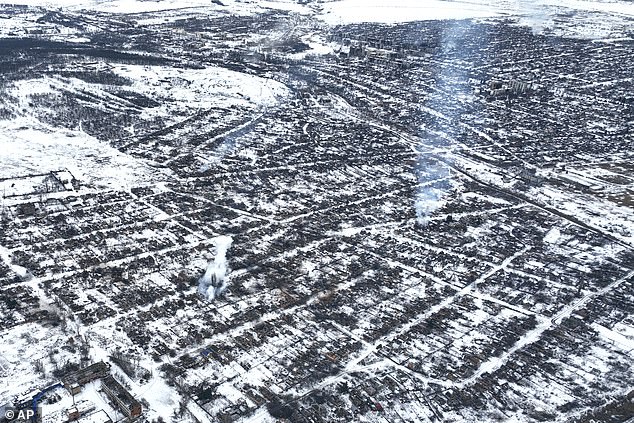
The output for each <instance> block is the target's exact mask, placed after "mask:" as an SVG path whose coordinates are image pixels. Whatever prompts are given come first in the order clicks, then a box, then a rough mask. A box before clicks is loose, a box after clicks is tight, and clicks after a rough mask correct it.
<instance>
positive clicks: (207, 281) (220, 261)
mask: <svg viewBox="0 0 634 423" xmlns="http://www.w3.org/2000/svg"><path fill="white" fill-rule="evenodd" d="M214 242H215V244H216V256H215V257H214V259H213V261H211V262H209V265H208V266H207V270H206V271H205V274H204V275H203V276H202V277H201V278H200V280H199V281H198V292H200V294H201V295H203V296H205V297H206V298H207V299H209V300H214V299H216V298H217V297H218V296H220V295H222V293H223V292H224V291H225V290H226V289H227V283H226V278H227V272H228V265H227V251H228V250H229V248H230V247H231V244H232V243H233V239H232V238H231V237H229V236H219V237H217V238H216V239H215V240H214Z"/></svg>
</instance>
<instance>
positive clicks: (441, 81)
mask: <svg viewBox="0 0 634 423" xmlns="http://www.w3.org/2000/svg"><path fill="white" fill-rule="evenodd" d="M475 25H477V24H475ZM475 25H474V24H473V23H471V22H466V21H448V22H446V26H445V27H444V28H443V33H442V36H441V42H440V48H439V50H438V53H437V55H436V57H435V62H436V63H438V67H437V69H436V70H435V74H436V84H435V89H434V92H433V93H432V94H431V95H430V97H429V99H428V100H427V102H426V103H425V107H426V109H427V110H430V109H431V110H432V111H433V112H432V113H427V116H428V117H429V118H428V119H427V121H426V122H425V127H424V128H423V135H422V139H423V140H425V141H424V144H423V145H422V148H421V155H420V157H419V159H418V165H417V167H416V175H417V178H418V189H417V192H416V198H415V199H414V207H415V209H416V217H417V222H418V224H420V225H423V226H424V225H427V223H428V222H429V218H430V216H431V214H432V213H433V212H434V211H436V210H438V209H439V208H440V207H442V205H443V204H444V201H443V198H444V197H445V196H446V194H447V191H449V189H450V188H451V184H450V183H449V181H448V178H449V176H450V174H451V172H450V165H451V155H450V154H444V153H445V152H448V151H449V150H450V149H451V148H452V144H453V143H454V141H455V140H457V139H458V138H459V137H460V136H461V135H462V131H463V130H464V128H463V126H462V125H461V124H460V123H461V120H462V119H461V118H462V116H463V114H464V113H465V112H466V110H465V108H466V106H465V105H466V102H467V100H466V99H467V98H468V97H469V95H470V92H469V88H468V87H469V85H468V80H469V77H468V75H467V73H466V70H465V69H466V66H464V65H463V63H464V62H465V60H468V54H467V52H466V50H465V47H464V45H466V44H467V41H468V40H469V39H470V38H473V37H474V36H475V35H477V34H476V33H474V30H477V29H476V28H477V27H476V26H475ZM425 150H427V152H425ZM432 152H433V153H432Z"/></svg>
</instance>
